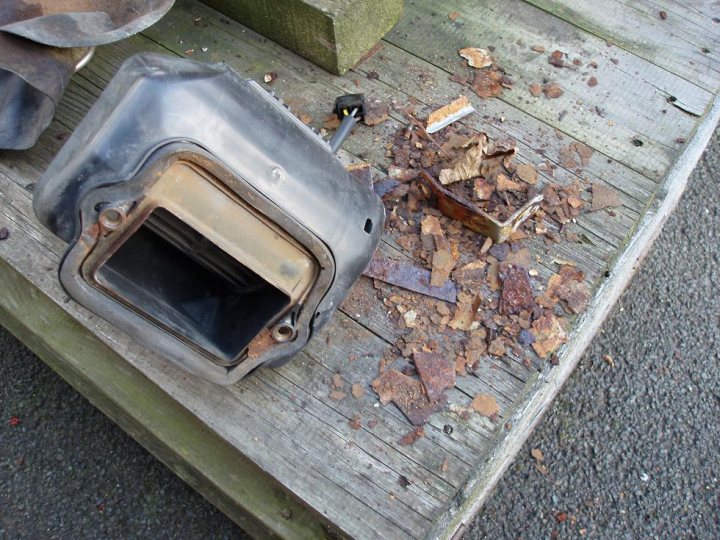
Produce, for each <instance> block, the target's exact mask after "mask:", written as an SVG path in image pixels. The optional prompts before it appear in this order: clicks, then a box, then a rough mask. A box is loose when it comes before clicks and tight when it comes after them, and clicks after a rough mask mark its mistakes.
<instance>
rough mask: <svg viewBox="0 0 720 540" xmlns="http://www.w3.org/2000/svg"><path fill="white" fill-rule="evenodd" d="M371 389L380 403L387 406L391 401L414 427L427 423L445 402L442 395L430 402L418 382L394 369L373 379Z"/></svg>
mask: <svg viewBox="0 0 720 540" xmlns="http://www.w3.org/2000/svg"><path fill="white" fill-rule="evenodd" d="M372 387H373V390H375V392H376V393H377V395H378V396H379V397H380V403H382V404H383V405H387V404H388V403H390V402H391V401H392V402H393V403H395V405H397V406H398V408H399V409H400V411H401V412H402V413H403V414H404V415H405V417H406V418H407V419H408V420H409V421H410V423H411V424H413V425H415V426H421V425H423V424H424V423H425V422H427V420H428V418H429V417H430V415H431V414H433V413H435V412H438V411H439V410H441V409H442V407H443V405H444V404H445V401H446V398H445V396H444V395H443V396H442V397H441V399H439V400H437V401H432V400H431V399H429V398H428V397H427V396H426V395H425V392H423V388H422V384H421V383H420V381H418V380H417V379H413V378H412V377H408V376H407V375H403V374H402V373H400V372H399V371H396V370H394V369H392V370H390V371H386V372H385V373H383V374H382V375H381V376H380V377H378V378H377V379H375V380H374V381H373V382H372Z"/></svg>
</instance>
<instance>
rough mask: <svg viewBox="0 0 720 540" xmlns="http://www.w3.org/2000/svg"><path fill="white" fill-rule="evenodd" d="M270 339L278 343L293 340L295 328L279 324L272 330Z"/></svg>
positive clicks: (286, 324)
mask: <svg viewBox="0 0 720 540" xmlns="http://www.w3.org/2000/svg"><path fill="white" fill-rule="evenodd" d="M271 334H272V338H273V339H274V340H275V341H277V342H278V343H284V342H286V341H290V340H292V339H294V338H295V334H296V330H295V327H294V326H292V325H290V324H288V323H284V322H283V323H280V324H278V325H277V326H275V328H273V329H272V333H271Z"/></svg>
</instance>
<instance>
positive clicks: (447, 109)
mask: <svg viewBox="0 0 720 540" xmlns="http://www.w3.org/2000/svg"><path fill="white" fill-rule="evenodd" d="M473 112H475V109H474V108H473V106H472V105H471V104H470V100H469V99H468V98H466V97H465V96H462V97H459V98H458V99H456V100H455V101H453V102H451V103H449V104H447V105H445V106H443V107H440V108H439V109H437V110H435V111H433V112H431V113H430V115H429V116H428V120H427V127H426V128H425V131H427V132H428V133H435V132H437V131H440V130H441V129H442V128H444V127H446V126H449V125H450V124H452V123H453V122H456V121H458V120H460V119H461V118H464V117H465V116H467V115H468V114H471V113H473Z"/></svg>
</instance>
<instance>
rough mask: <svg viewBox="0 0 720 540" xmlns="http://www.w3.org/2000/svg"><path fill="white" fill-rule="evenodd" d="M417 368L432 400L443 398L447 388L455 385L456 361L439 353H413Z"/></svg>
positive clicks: (426, 391)
mask: <svg viewBox="0 0 720 540" xmlns="http://www.w3.org/2000/svg"><path fill="white" fill-rule="evenodd" d="M413 361H414V362H415V368H416V369H417V371H418V374H419V375H420V380H421V381H422V385H423V388H425V393H426V394H427V396H428V397H429V398H430V399H431V400H432V401H436V400H438V399H442V397H443V395H444V394H443V392H444V391H445V390H446V389H447V388H452V387H453V386H455V362H454V361H453V360H451V359H450V358H448V357H447V356H445V355H443V354H439V353H428V352H416V353H413Z"/></svg>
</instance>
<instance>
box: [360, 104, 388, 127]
mask: <svg viewBox="0 0 720 540" xmlns="http://www.w3.org/2000/svg"><path fill="white" fill-rule="evenodd" d="M389 118H390V108H389V107H388V106H387V105H386V104H384V103H382V102H381V101H379V100H376V99H371V100H368V101H367V107H366V111H365V118H364V119H363V122H365V125H366V126H377V125H378V124H382V123H383V122H385V121H386V120H388V119H389Z"/></svg>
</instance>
